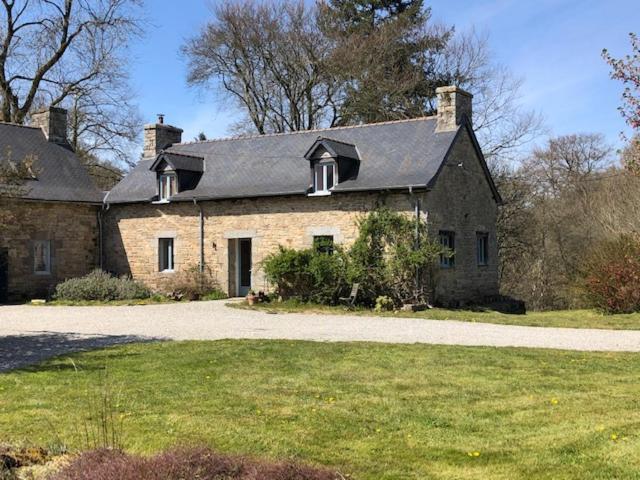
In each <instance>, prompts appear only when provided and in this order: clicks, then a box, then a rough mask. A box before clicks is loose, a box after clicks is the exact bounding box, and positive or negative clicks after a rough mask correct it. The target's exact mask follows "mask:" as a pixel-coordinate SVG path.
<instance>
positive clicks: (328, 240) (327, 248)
mask: <svg viewBox="0 0 640 480" xmlns="http://www.w3.org/2000/svg"><path fill="white" fill-rule="evenodd" d="M313 248H314V249H315V250H316V251H317V252H319V253H326V254H329V255H331V254H333V235H318V236H315V237H313Z"/></svg>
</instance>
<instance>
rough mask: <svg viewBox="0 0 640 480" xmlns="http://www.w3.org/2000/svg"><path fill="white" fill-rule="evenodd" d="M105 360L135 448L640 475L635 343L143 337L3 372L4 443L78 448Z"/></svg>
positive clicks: (378, 466) (391, 465)
mask: <svg viewBox="0 0 640 480" xmlns="http://www.w3.org/2000/svg"><path fill="white" fill-rule="evenodd" d="M105 365H106V366H107V369H108V372H109V374H108V377H109V379H110V384H111V385H112V389H113V391H114V392H116V393H115V394H114V398H115V399H116V400H114V402H115V403H116V410H117V411H116V416H117V418H118V419H122V421H123V433H124V442H125V445H126V447H127V448H128V449H129V450H131V451H132V452H136V453H151V452H155V451H158V450H161V449H164V448H166V447H169V446H172V445H175V444H200V443H204V444H207V445H210V446H213V447H214V448H216V449H218V450H220V451H222V452H233V453H244V454H250V455H256V456H260V457H267V458H279V459H284V458H291V459H295V460H298V461H303V462H306V463H311V464H324V465H328V466H333V467H336V468H339V469H340V470H341V471H342V472H343V473H348V474H350V475H351V477H349V478H354V479H364V480H373V479H376V480H378V479H408V478H416V479H418V478H419V479H454V478H455V479H476V478H482V479H505V480H506V479H509V480H511V479H517V478H526V479H529V478H535V479H581V480H584V479H603V480H604V479H614V478H615V479H638V478H640V431H639V428H640V408H639V407H640V397H639V396H638V376H639V375H640V355H637V354H626V353H610V354H608V353H584V352H563V351H552V350H544V351H543V350H532V349H511V348H502V349H494V348H475V347H447V346H426V345H383V344H367V343H358V344H339V343H338V344H336V343H311V342H289V341H249V340H247V341H217V342H181V343H172V342H168V343H152V344H135V345H128V346H121V347H117V348H111V349H106V350H101V351H94V352H89V353H83V354H75V355H73V356H72V357H71V358H68V357H65V358H59V359H56V360H53V361H50V362H48V363H44V364H42V365H39V366H35V367H33V368H30V369H25V370H21V371H14V372H10V373H5V374H0V432H2V433H1V434H0V436H1V437H3V438H0V440H5V441H6V440H9V441H16V442H19V441H21V440H25V439H27V440H30V441H32V442H37V443H39V444H42V445H45V444H47V443H48V442H55V441H58V442H60V441H62V442H66V443H68V444H69V445H70V446H71V447H72V448H73V447H75V448H78V447H81V446H82V442H81V441H80V440H79V437H78V434H77V433H76V432H77V431H78V430H80V429H81V427H82V424H83V420H82V418H83V416H84V415H86V412H87V407H86V404H87V403H86V397H87V395H88V393H87V392H92V391H95V390H96V389H99V388H100V385H101V381H100V378H102V377H103V375H104V368H105ZM76 369H77V370H76Z"/></svg>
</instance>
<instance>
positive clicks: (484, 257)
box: [476, 232, 489, 266]
mask: <svg viewBox="0 0 640 480" xmlns="http://www.w3.org/2000/svg"><path fill="white" fill-rule="evenodd" d="M476 254H477V257H478V265H479V266H485V265H489V234H488V233H485V232H477V233H476Z"/></svg>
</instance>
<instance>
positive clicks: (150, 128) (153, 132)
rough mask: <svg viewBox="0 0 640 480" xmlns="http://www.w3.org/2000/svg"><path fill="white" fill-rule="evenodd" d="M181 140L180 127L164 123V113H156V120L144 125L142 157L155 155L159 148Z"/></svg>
mask: <svg viewBox="0 0 640 480" xmlns="http://www.w3.org/2000/svg"><path fill="white" fill-rule="evenodd" d="M181 141H182V129H181V128H177V127H174V126H172V125H167V124H165V123H164V115H162V114H160V115H158V122H157V123H151V124H148V125H145V126H144V148H143V150H142V157H143V158H152V157H155V156H156V155H157V154H158V152H160V150H162V149H164V148H167V147H169V146H170V145H172V144H174V143H180V142H181Z"/></svg>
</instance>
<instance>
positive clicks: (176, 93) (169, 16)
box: [132, 0, 640, 147]
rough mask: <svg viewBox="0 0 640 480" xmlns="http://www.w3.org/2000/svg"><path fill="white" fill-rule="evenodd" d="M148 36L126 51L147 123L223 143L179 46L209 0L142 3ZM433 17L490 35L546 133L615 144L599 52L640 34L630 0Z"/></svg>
mask: <svg viewBox="0 0 640 480" xmlns="http://www.w3.org/2000/svg"><path fill="white" fill-rule="evenodd" d="M151 2H153V8H152V9H150V8H149V10H150V12H149V13H148V19H149V22H150V26H149V32H148V34H147V35H146V36H145V37H144V38H143V39H142V40H140V41H137V42H136V44H135V45H133V46H132V53H133V59H132V60H133V61H132V67H133V68H132V83H133V92H132V95H135V97H136V99H137V101H138V104H139V106H140V109H141V112H142V115H143V117H144V120H145V122H151V121H153V120H154V119H155V115H156V114H157V113H164V114H166V116H167V117H166V121H167V123H171V124H172V125H176V126H179V127H181V128H183V129H184V130H185V133H184V139H186V140H188V139H191V138H193V137H194V136H195V135H197V134H198V132H200V131H204V132H205V133H206V134H207V136H208V137H209V138H215V137H220V136H226V135H228V133H229V131H228V129H229V127H230V125H231V124H232V123H233V121H234V119H235V118H237V115H238V113H237V111H235V109H234V107H233V105H231V104H228V103H223V102H220V99H218V98H215V97H214V96H213V95H211V94H203V93H201V92H198V91H196V90H193V89H191V88H189V87H188V86H187V85H186V81H185V79H186V64H185V62H184V61H183V59H182V58H181V55H180V51H179V49H180V45H182V44H183V42H184V40H185V39H187V38H189V37H191V36H193V35H194V34H196V33H197V32H198V31H199V30H200V28H201V27H202V25H204V23H205V22H206V20H207V19H209V18H211V13H210V3H211V2H210V1H208V0H182V1H176V0H148V2H147V8H148V7H149V6H150V5H151ZM428 4H429V5H430V6H431V7H432V14H433V18H434V20H436V21H439V22H442V23H444V24H447V25H455V27H456V29H457V30H459V31H465V30H467V29H470V28H475V29H476V31H478V32H487V33H488V34H489V44H490V47H491V50H492V52H493V54H494V56H495V58H496V59H497V61H499V62H500V63H502V64H504V65H506V66H507V67H509V69H510V70H511V71H512V72H513V73H514V74H515V75H516V76H519V77H522V78H523V79H524V85H523V88H522V92H521V93H522V98H521V99H520V101H521V102H522V104H523V106H524V107H526V108H529V109H534V110H536V111H538V112H540V113H541V114H542V115H543V116H544V118H545V121H546V124H547V126H548V127H549V131H550V133H551V134H554V135H560V134H566V133H574V132H601V133H603V134H605V135H606V138H607V140H608V141H609V142H610V143H611V144H612V145H613V146H616V147H618V146H620V138H619V133H620V131H623V130H625V125H624V122H623V121H622V119H621V117H620V115H619V113H618V111H617V107H618V105H619V103H620V94H621V92H622V88H621V86H620V85H619V84H618V83H617V82H614V81H613V80H610V79H609V69H608V66H607V65H606V64H605V63H604V61H603V60H602V58H601V56H600V52H601V50H602V48H604V47H606V48H608V49H609V50H610V51H611V52H612V53H613V54H614V55H616V56H622V55H623V54H626V53H628V52H629V51H630V46H629V41H628V35H627V34H628V33H629V32H631V31H636V32H638V33H640V8H638V0H611V1H606V0H580V1H577V0H574V1H570V0H563V1H562V0H535V1H534V0H520V1H517V0H492V1H479V0H461V1H451V0H434V1H432V2H430V3H428Z"/></svg>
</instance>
